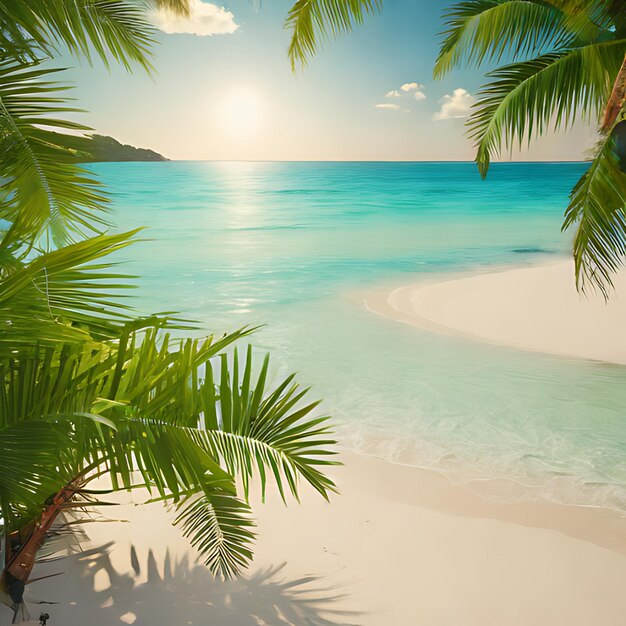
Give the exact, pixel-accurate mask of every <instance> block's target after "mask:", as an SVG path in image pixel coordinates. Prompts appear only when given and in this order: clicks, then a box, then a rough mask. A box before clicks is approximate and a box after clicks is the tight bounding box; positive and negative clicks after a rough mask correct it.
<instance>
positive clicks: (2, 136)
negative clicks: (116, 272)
mask: <svg viewBox="0 0 626 626" xmlns="http://www.w3.org/2000/svg"><path fill="white" fill-rule="evenodd" d="M56 71H57V70H50V69H43V68H41V67H39V66H38V63H37V62H33V63H24V62H21V61H18V60H14V59H11V58H10V57H6V56H5V57H4V58H1V59H0V151H1V154H2V171H1V172H0V176H1V178H0V182H1V185H0V195H1V196H2V197H3V198H5V202H4V203H3V204H2V205H0V208H1V213H0V217H1V218H2V219H5V220H7V221H8V222H10V223H11V224H12V226H11V228H10V231H9V235H8V236H5V238H4V240H3V245H4V246H6V245H8V244H10V243H14V242H16V241H19V240H21V239H27V240H29V241H35V240H37V239H38V238H41V237H42V236H43V235H44V234H45V233H49V234H50V235H51V236H52V238H53V240H54V241H55V242H56V243H57V244H59V245H63V244H66V243H68V242H69V241H70V240H71V239H72V237H75V236H82V235H84V234H85V233H94V232H97V230H98V228H100V227H102V226H103V225H104V224H105V220H104V218H103V217H102V213H103V206H104V204H105V203H106V197H105V196H104V194H103V193H102V191H101V190H100V186H99V184H98V183H97V182H96V180H95V179H94V178H93V176H92V175H91V174H90V173H89V172H87V171H86V170H85V169H83V168H81V167H79V166H78V165H76V162H75V161H76V157H75V155H74V154H73V152H72V151H71V150H69V149H68V148H67V147H65V146H63V145H61V143H60V141H62V138H63V135H62V134H60V133H58V132H53V131H54V130H57V131H59V130H60V131H63V132H65V131H74V132H79V131H84V130H88V129H87V128H86V127H84V126H81V125H79V124H76V123H73V122H69V121H67V119H65V116H66V115H67V114H68V113H70V112H73V111H75V109H73V108H70V107H68V106H67V104H66V100H65V97H64V95H65V90H66V88H65V87H63V86H62V85H59V84H58V83H55V82H50V81H49V80H48V78H49V77H50V76H51V75H52V74H53V73H55V72H56Z"/></svg>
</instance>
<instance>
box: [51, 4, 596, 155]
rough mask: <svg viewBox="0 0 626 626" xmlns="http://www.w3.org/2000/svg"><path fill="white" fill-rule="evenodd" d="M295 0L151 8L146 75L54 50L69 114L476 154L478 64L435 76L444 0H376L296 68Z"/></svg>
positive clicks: (170, 139)
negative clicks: (172, 10) (472, 118)
mask: <svg viewBox="0 0 626 626" xmlns="http://www.w3.org/2000/svg"><path fill="white" fill-rule="evenodd" d="M292 2H293V0H292ZM292 2H289V1H287V0H230V1H229V2H226V3H221V2H208V1H207V2H204V1H203V0H192V15H191V16H190V18H185V19H181V18H174V17H173V16H172V15H168V14H164V13H161V14H154V15H153V16H152V19H153V21H154V24H155V26H157V27H158V29H159V31H158V36H157V39H158V42H159V44H158V45H157V46H156V47H155V50H154V59H153V65H154V66H155V69H156V74H155V75H154V76H148V75H147V74H146V73H145V72H143V71H142V70H141V69H139V68H138V69H136V70H134V71H133V73H132V74H129V73H128V72H126V71H125V70H124V69H122V68H119V67H113V68H111V69H110V70H107V69H106V68H105V67H103V66H102V65H101V64H99V63H95V64H94V66H93V67H92V66H90V65H89V64H87V63H86V62H80V61H78V60H76V59H75V58H73V57H70V56H69V55H64V56H62V58H61V59H59V63H58V64H60V65H61V66H65V67H68V68H69V70H68V72H67V75H66V78H67V79H69V81H70V82H72V83H74V84H75V85H76V87H75V89H74V93H73V97H75V98H76V99H77V104H78V106H80V107H81V108H84V109H86V110H87V111H88V112H87V113H85V114H83V115H81V117H80V121H81V122H83V123H85V124H87V125H89V126H90V127H92V128H94V129H95V130H96V131H97V132H98V133H101V134H106V135H111V136H113V137H115V138H116V139H118V140H119V141H121V142H123V143H129V144H132V145H135V146H140V147H147V148H152V149H154V150H156V151H158V152H160V153H162V154H164V155H165V156H167V157H168V158H171V159H189V160H330V161H334V160H374V161H387V160H391V161H395V160H400V161H407V160H408V161H423V160H427V161H458V160H471V159H473V157H474V151H473V148H472V143H471V141H469V140H468V139H467V138H466V137H465V129H464V122H465V121H466V117H467V114H468V112H469V107H470V106H471V104H472V103H473V102H474V101H475V97H476V92H477V91H478V89H479V87H480V85H481V84H482V83H484V80H485V78H484V72H485V71H486V70H487V69H488V68H480V69H475V68H471V69H466V68H465V69H462V70H455V71H453V72H452V73H450V74H449V75H448V76H446V77H445V78H444V79H443V80H434V79H433V77H432V68H433V64H434V61H435V58H436V55H437V49H438V42H439V40H440V37H439V33H440V32H441V30H442V19H441V13H442V11H443V10H444V9H445V8H446V6H448V5H449V4H450V2H449V1H448V0H385V3H384V9H383V11H382V12H381V13H379V14H376V15H373V16H370V17H369V18H368V19H367V20H366V22H365V24H363V25H362V26H358V27H356V29H355V30H354V32H352V33H350V34H347V35H344V36H342V37H341V38H339V39H338V40H336V41H331V42H328V43H327V44H325V45H324V47H323V49H322V50H321V51H320V52H319V53H318V54H317V56H316V57H315V58H313V59H312V60H311V61H310V63H309V65H308V66H307V67H306V68H304V69H300V70H298V71H297V72H296V73H295V74H294V73H293V72H292V71H291V67H290V64H289V60H288V58H287V46H288V42H289V33H288V32H287V31H286V30H285V29H284V28H283V24H284V20H285V17H286V15H287V12H288V10H289V8H290V6H291V4H292ZM593 142H594V134H593V132H592V129H590V128H588V127H587V126H585V125H584V124H583V123H578V124H577V125H576V126H575V128H574V129H573V130H571V131H570V132H568V133H559V134H558V135H551V136H547V137H545V138H542V139H541V140H540V141H539V142H537V144H536V145H535V146H534V147H533V148H532V149H531V150H530V151H527V150H525V151H523V152H521V153H520V152H516V153H514V154H513V155H512V158H513V159H516V160H579V159H581V158H583V156H584V154H585V152H586V150H588V149H589V148H590V147H591V146H592V144H593ZM505 158H506V159H507V160H508V159H509V158H510V157H509V156H508V155H505Z"/></svg>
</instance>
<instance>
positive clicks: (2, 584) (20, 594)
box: [0, 485, 76, 615]
mask: <svg viewBox="0 0 626 626" xmlns="http://www.w3.org/2000/svg"><path fill="white" fill-rule="evenodd" d="M75 494H76V489H75V487H73V486H72V485H68V486H66V487H64V488H63V489H62V490H61V491H59V492H58V493H56V494H55V495H54V496H53V497H52V498H51V499H50V500H48V504H47V506H46V508H45V509H44V510H43V512H42V514H41V517H40V518H39V520H38V521H37V522H35V524H34V525H33V526H32V530H31V532H30V534H29V535H28V537H27V539H26V541H24V543H23V544H21V545H19V546H18V547H17V549H16V550H14V551H12V550H11V543H12V541H11V537H10V536H7V538H6V541H7V545H6V546H5V548H6V554H7V561H6V565H5V567H4V570H3V572H2V575H0V590H2V591H4V592H5V593H6V594H7V595H8V597H9V598H10V601H11V603H12V608H13V610H14V611H15V614H16V615H18V614H19V613H20V612H21V611H23V605H24V588H25V586H26V583H27V582H28V579H29V577H30V574H31V572H32V571H33V567H34V566H35V561H36V559H37V552H38V551H39V549H40V548H41V546H42V545H43V542H44V540H45V538H46V534H47V533H48V531H49V530H50V528H51V527H52V524H54V522H55V520H56V518H57V517H58V516H59V514H60V513H61V512H62V510H63V508H64V506H65V505H66V504H67V503H68V502H69V501H70V500H71V499H72V498H73V497H74V495H75Z"/></svg>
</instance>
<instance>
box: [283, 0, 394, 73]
mask: <svg viewBox="0 0 626 626" xmlns="http://www.w3.org/2000/svg"><path fill="white" fill-rule="evenodd" d="M381 7H382V0H298V1H297V2H296V3H295V4H294V5H293V6H292V7H291V9H290V11H289V14H288V16H287V20H286V22H285V28H286V29H288V30H289V31H291V41H290V43H289V60H290V61H291V67H292V69H294V70H295V68H296V65H297V64H298V63H300V64H302V65H306V63H307V61H308V59H309V58H310V57H311V56H313V55H314V54H315V53H316V52H317V50H318V48H319V46H320V40H324V39H328V37H329V36H332V37H338V36H339V35H340V34H341V33H345V32H349V31H350V30H352V27H353V25H354V24H362V23H363V21H364V20H365V17H366V16H367V15H369V14H372V13H374V12H375V11H377V10H379V9H380V8H381Z"/></svg>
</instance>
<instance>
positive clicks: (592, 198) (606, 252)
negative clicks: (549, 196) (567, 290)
mask: <svg viewBox="0 0 626 626" xmlns="http://www.w3.org/2000/svg"><path fill="white" fill-rule="evenodd" d="M573 226H575V227H576V233H575V236H574V261H575V267H576V284H577V285H578V287H579V288H580V289H582V290H585V289H586V287H588V286H590V287H592V288H598V289H599V290H600V292H601V293H602V294H603V295H604V296H605V297H607V296H608V289H609V288H611V287H612V286H613V283H612V281H611V274H612V273H614V272H616V271H617V270H618V269H619V268H620V267H621V266H622V265H623V263H624V256H625V255H626V173H625V172H624V171H623V170H622V169H621V168H620V163H619V157H618V155H617V153H616V150H615V138H614V136H613V135H612V134H610V133H609V134H608V135H607V136H606V137H605V138H604V139H603V140H602V141H601V142H600V143H599V145H598V148H597V152H596V156H595V158H594V159H593V161H592V162H591V166H590V167H589V169H588V170H587V172H585V174H584V175H583V176H582V177H581V179H580V180H579V181H578V183H577V184H576V186H575V187H574V189H573V191H572V193H571V196H570V203H569V206H568V207H567V211H566V214H565V222H564V224H563V229H567V228H570V227H573Z"/></svg>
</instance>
